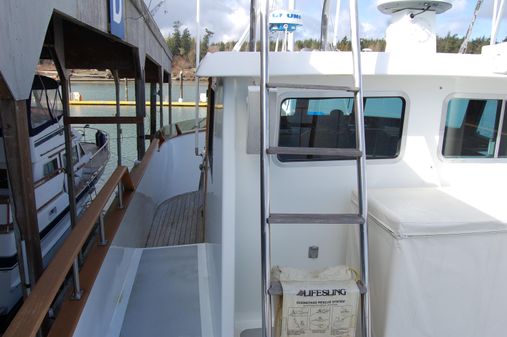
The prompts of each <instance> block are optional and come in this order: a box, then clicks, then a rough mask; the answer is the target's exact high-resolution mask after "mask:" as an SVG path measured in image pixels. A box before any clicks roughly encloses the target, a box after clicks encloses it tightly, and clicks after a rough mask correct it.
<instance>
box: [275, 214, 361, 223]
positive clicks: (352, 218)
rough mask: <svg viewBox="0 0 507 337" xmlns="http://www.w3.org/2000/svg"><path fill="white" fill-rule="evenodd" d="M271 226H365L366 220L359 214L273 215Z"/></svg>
mask: <svg viewBox="0 0 507 337" xmlns="http://www.w3.org/2000/svg"><path fill="white" fill-rule="evenodd" d="M268 222H269V223H270V224H307V223H315V224H337V225H348V224H357V225H360V224H363V223H364V219H363V218H362V217H361V216H359V215H357V214H311V213H305V214H302V213H272V214H271V215H270V216H269V218H268Z"/></svg>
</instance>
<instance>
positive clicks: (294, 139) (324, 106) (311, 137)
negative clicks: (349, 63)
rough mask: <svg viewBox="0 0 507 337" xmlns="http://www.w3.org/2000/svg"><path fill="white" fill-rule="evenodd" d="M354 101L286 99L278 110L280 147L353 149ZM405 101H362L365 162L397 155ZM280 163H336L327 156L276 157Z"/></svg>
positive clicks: (349, 98)
mask: <svg viewBox="0 0 507 337" xmlns="http://www.w3.org/2000/svg"><path fill="white" fill-rule="evenodd" d="M353 103H354V102H353V98H351V97H339V98H289V99H286V100H284V101H283V102H282V105H281V109H280V132H279V141H278V144H279V146H283V147H323V148H354V147H355V146H356V131H355V117H354V109H353V106H354V104H353ZM404 111H405V100H404V99H403V98H401V97H367V98H365V111H364V115H365V138H366V157H367V158H368V159H386V158H395V157H397V156H398V154H399V151H400V145H401V135H402V128H403V116H404ZM278 158H279V160H281V161H308V160H338V159H340V158H332V157H329V156H326V157H323V156H316V155H310V156H306V155H279V156H278Z"/></svg>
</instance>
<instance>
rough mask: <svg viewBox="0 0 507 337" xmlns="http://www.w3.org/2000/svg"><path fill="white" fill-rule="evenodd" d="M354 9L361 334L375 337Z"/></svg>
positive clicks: (353, 0)
mask: <svg viewBox="0 0 507 337" xmlns="http://www.w3.org/2000/svg"><path fill="white" fill-rule="evenodd" d="M349 12H350V41H351V47H352V48H351V49H352V64H353V74H354V87H356V88H357V89H358V90H357V91H356V92H355V93H354V108H355V112H356V113H355V119H356V146H357V148H358V149H359V150H360V151H361V152H362V153H363V155H362V156H360V157H359V158H357V200H358V206H359V216H361V217H362V218H363V219H364V223H363V224H361V225H360V226H359V233H360V237H359V249H360V252H361V254H360V262H361V283H362V286H363V287H364V288H365V289H366V291H365V292H364V293H362V294H361V301H362V303H361V309H362V310H361V313H362V314H361V328H362V329H361V333H362V336H363V337H370V336H371V322H370V290H369V289H370V288H369V270H368V264H369V262H368V201H367V195H366V191H367V189H366V141H365V135H364V106H363V104H364V103H363V102H364V100H363V76H362V72H361V41H360V40H359V22H358V17H359V16H358V14H357V0H349Z"/></svg>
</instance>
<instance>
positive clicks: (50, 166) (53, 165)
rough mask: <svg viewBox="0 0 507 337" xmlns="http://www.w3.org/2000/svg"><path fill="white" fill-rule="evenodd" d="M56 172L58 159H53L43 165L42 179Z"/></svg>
mask: <svg viewBox="0 0 507 337" xmlns="http://www.w3.org/2000/svg"><path fill="white" fill-rule="evenodd" d="M56 171H58V159H57V158H54V159H52V160H51V161H50V162H47V163H46V164H44V177H49V176H52V175H54V174H55V172H56Z"/></svg>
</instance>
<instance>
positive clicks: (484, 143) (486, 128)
mask: <svg viewBox="0 0 507 337" xmlns="http://www.w3.org/2000/svg"><path fill="white" fill-rule="evenodd" d="M501 107H502V101H501V100H495V99H468V98H454V99H452V100H450V101H449V104H448V106H447V114H446V121H445V131H444V141H443V147H442V154H443V155H444V157H489V158H492V157H494V156H495V147H496V138H497V132H498V122H499V119H500V111H501Z"/></svg>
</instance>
